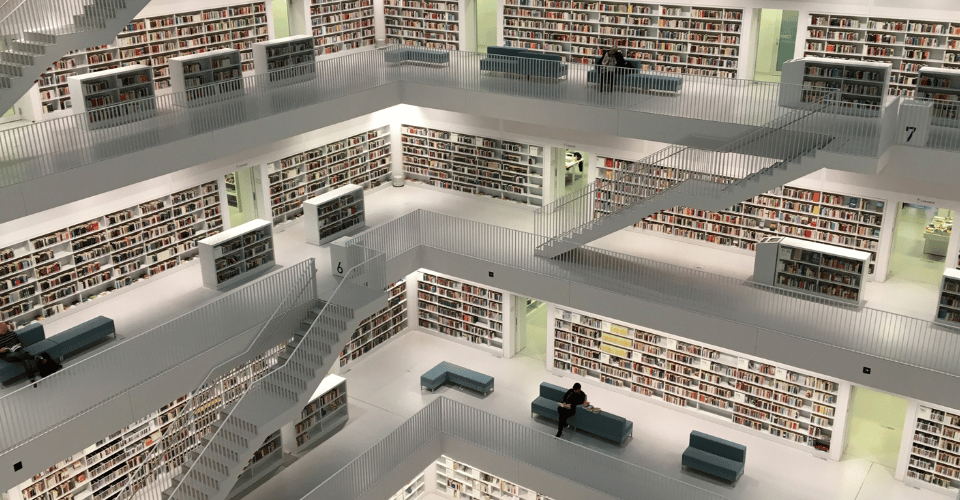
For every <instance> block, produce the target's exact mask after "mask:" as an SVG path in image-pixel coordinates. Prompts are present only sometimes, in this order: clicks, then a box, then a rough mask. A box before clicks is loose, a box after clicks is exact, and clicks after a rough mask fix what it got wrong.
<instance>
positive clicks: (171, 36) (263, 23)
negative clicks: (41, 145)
mask: <svg viewBox="0 0 960 500" xmlns="http://www.w3.org/2000/svg"><path fill="white" fill-rule="evenodd" d="M268 11H270V9H268V8H266V4H265V2H252V3H251V2H245V3H236V4H233V5H228V6H224V7H216V8H210V9H203V10H194V11H186V12H177V13H173V14H166V15H160V16H153V17H146V18H137V19H133V20H132V21H130V23H129V24H127V27H126V28H124V30H123V31H122V32H121V33H120V34H118V35H117V38H116V40H114V42H112V43H110V44H108V45H101V46H99V47H90V48H87V49H85V50H80V51H74V52H71V53H69V54H67V55H66V56H65V57H63V58H62V59H60V60H59V61H57V62H55V63H54V64H53V66H51V67H50V68H48V69H47V71H46V73H43V74H42V75H40V79H39V81H38V82H37V98H38V103H37V107H38V109H39V111H38V112H37V114H38V116H36V117H35V118H36V119H38V120H39V119H41V118H44V119H45V118H57V117H60V116H63V114H64V112H65V111H69V110H70V109H71V106H72V105H73V103H72V102H71V100H70V95H71V93H70V89H69V87H68V85H67V79H68V77H69V76H74V75H83V74H87V73H94V72H97V71H103V70H107V69H114V68H119V67H122V66H128V65H131V64H141V65H145V66H150V67H152V68H153V81H154V86H155V89H156V90H157V91H161V90H165V89H169V88H170V87H171V81H170V77H171V72H170V68H169V65H168V64H169V60H170V59H171V58H173V57H178V56H187V55H191V54H198V53H202V52H209V51H213V50H217V49H222V48H232V49H236V50H239V51H240V56H241V60H242V67H241V69H242V70H243V71H244V72H246V71H252V70H253V54H252V52H251V51H252V44H253V42H256V41H262V40H266V39H268V38H269V37H270V33H271V32H272V28H270V26H271V23H270V21H269V16H270V15H271V14H269V13H268Z"/></svg>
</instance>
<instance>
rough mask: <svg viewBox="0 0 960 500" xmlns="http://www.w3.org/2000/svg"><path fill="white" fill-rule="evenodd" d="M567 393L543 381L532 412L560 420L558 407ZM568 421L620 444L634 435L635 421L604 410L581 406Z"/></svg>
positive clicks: (531, 408) (580, 429)
mask: <svg viewBox="0 0 960 500" xmlns="http://www.w3.org/2000/svg"><path fill="white" fill-rule="evenodd" d="M566 393H567V390H566V389H564V388H563V387H560V386H557V385H553V384H551V383H549V382H543V383H542V384H540V395H539V396H537V399H534V400H533V402H532V403H530V412H531V413H532V414H533V415H534V416H537V415H539V416H541V417H544V418H549V419H550V420H557V421H559V420H560V413H559V412H558V411H557V408H558V407H559V405H560V401H561V400H563V395H564V394H566ZM567 423H568V424H570V425H571V426H572V427H573V428H574V429H575V430H579V431H583V432H589V433H590V434H593V435H595V436H599V437H602V438H604V439H609V440H610V441H613V442H615V443H619V444H623V443H624V442H625V441H626V440H627V438H629V437H630V436H632V435H633V422H631V421H629V420H627V419H625V418H623V417H621V416H619V415H614V414H612V413H608V412H605V411H602V410H601V411H600V412H599V413H593V412H592V411H589V410H585V409H583V408H580V409H578V410H577V414H576V415H574V416H573V417H571V418H570V419H568V420H567Z"/></svg>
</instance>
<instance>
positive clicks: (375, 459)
mask: <svg viewBox="0 0 960 500" xmlns="http://www.w3.org/2000/svg"><path fill="white" fill-rule="evenodd" d="M443 436H448V437H452V438H455V439H458V440H460V441H462V442H465V443H467V444H469V445H472V446H475V447H477V448H481V449H483V450H486V451H488V452H492V453H495V454H497V455H499V456H500V457H502V459H503V461H504V462H505V463H509V464H510V465H513V464H517V463H519V464H523V465H526V466H528V467H532V468H535V469H537V470H539V471H541V472H545V473H547V474H550V475H552V476H555V477H557V478H558V479H562V480H563V481H570V482H571V483H574V484H577V485H579V486H581V487H584V488H586V489H590V490H593V491H595V492H597V493H598V495H597V496H598V497H603V496H610V497H614V498H620V499H623V500H648V499H655V500H724V499H726V498H727V497H724V496H723V495H719V494H717V493H713V492H710V491H707V490H705V489H703V488H699V487H697V486H694V485H692V484H689V483H685V482H683V481H679V480H677V479H673V478H670V477H667V476H664V475H662V474H659V473H656V472H654V471H652V470H649V469H644V468H643V467H639V466H637V465H634V464H631V463H629V462H626V461H624V460H622V459H619V458H616V457H612V456H610V455H606V454H603V453H601V452H599V451H596V450H592V449H589V448H586V447H584V446H581V445H578V444H575V443H572V442H570V441H565V440H562V439H556V438H555V437H554V436H553V435H551V434H548V433H544V432H542V431H538V430H534V429H531V428H529V427H526V426H523V425H521V424H518V423H516V422H511V421H509V420H505V419H503V418H500V417H498V416H496V415H493V414H490V413H487V412H484V411H482V410H478V409H476V408H474V407H472V406H467V405H465V404H463V403H459V402H457V401H454V400H451V399H447V398H445V397H442V396H441V397H439V398H437V399H435V400H433V401H432V402H431V403H430V404H428V405H427V406H425V407H424V408H423V409H422V410H420V411H419V412H417V413H416V414H415V415H414V416H413V417H411V418H410V419H408V420H407V421H406V422H404V423H403V424H401V425H400V427H399V428H397V429H396V430H395V431H393V432H392V433H390V434H389V435H388V436H387V437H385V438H384V439H383V440H382V441H380V442H379V443H377V444H375V445H374V446H373V447H371V448H370V449H368V450H367V451H366V452H364V453H363V454H362V455H360V456H359V457H357V458H356V459H354V460H353V461H351V462H350V463H349V464H347V465H346V466H345V467H343V468H342V469H340V470H339V471H338V472H337V473H336V474H334V475H333V476H331V477H330V478H328V479H327V480H325V481H324V482H322V483H320V485H318V486H317V487H316V488H314V489H313V490H312V491H311V492H310V493H308V494H306V495H304V496H303V497H302V498H301V500H329V499H334V498H335V499H337V500H353V499H355V498H360V496H361V495H363V494H364V493H365V492H367V491H369V490H370V489H371V488H374V487H375V486H377V485H378V484H379V483H380V482H381V481H382V480H383V478H384V477H386V476H387V475H388V474H389V473H390V472H391V471H393V470H395V469H397V468H398V467H399V466H400V465H401V464H402V463H403V462H404V460H406V459H408V458H410V457H411V456H413V455H414V454H415V453H417V452H418V451H420V450H421V449H423V448H424V447H425V446H427V445H428V444H429V443H431V442H433V441H434V440H436V439H437V438H438V437H443ZM435 458H439V456H437V457H435ZM506 466H509V465H506ZM512 470H517V468H516V467H515V466H514V467H512ZM520 470H521V471H522V470H523V468H520ZM518 480H519V481H520V483H521V485H522V484H523V478H522V476H521V477H520V478H519V479H518ZM554 484H562V483H561V482H560V481H557V482H555V483H554ZM401 486H402V483H401V484H398V485H397V486H396V489H400V487H401ZM546 493H550V492H546ZM554 495H557V496H556V498H562V496H560V495H559V493H555V494H554Z"/></svg>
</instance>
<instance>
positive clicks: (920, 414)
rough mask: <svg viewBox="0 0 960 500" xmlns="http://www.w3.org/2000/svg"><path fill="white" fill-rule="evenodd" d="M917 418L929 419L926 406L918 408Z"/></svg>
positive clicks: (928, 410)
mask: <svg viewBox="0 0 960 500" xmlns="http://www.w3.org/2000/svg"><path fill="white" fill-rule="evenodd" d="M917 418H922V419H924V420H930V408H927V407H926V406H921V407H920V409H919V410H917Z"/></svg>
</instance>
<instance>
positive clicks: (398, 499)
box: [387, 472, 427, 500]
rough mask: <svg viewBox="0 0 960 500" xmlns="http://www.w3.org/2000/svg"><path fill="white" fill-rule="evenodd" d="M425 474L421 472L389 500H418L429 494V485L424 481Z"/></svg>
mask: <svg viewBox="0 0 960 500" xmlns="http://www.w3.org/2000/svg"><path fill="white" fill-rule="evenodd" d="M424 476H425V473H424V472H421V473H419V474H417V475H416V477H414V478H413V479H411V480H410V482H409V483H407V484H406V485H405V486H404V487H403V488H400V490H399V491H397V492H396V493H394V494H393V495H392V496H391V497H390V498H389V499H387V500H418V499H419V498H420V497H422V496H424V495H426V494H427V483H426V480H425V479H424Z"/></svg>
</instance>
